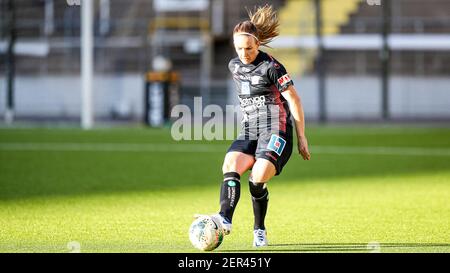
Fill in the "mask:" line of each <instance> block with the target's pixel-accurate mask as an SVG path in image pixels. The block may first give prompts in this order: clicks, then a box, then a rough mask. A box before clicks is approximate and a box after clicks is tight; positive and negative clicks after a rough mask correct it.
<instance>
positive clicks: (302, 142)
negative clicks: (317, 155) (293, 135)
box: [297, 136, 311, 160]
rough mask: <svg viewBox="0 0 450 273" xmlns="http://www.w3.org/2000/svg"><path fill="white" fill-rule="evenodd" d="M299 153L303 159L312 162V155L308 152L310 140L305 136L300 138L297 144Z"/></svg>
mask: <svg viewBox="0 0 450 273" xmlns="http://www.w3.org/2000/svg"><path fill="white" fill-rule="evenodd" d="M297 148H298V153H299V154H300V155H301V156H302V157H303V159H304V160H310V159H311V154H310V153H309V150H308V140H307V139H306V137H305V136H300V137H299V138H298V142H297Z"/></svg>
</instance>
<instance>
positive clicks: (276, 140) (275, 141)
mask: <svg viewBox="0 0 450 273" xmlns="http://www.w3.org/2000/svg"><path fill="white" fill-rule="evenodd" d="M284 146H286V140H284V139H283V138H281V137H280V136H277V135H272V136H271V137H270V141H269V144H267V149H269V150H271V151H274V152H275V153H277V155H281V153H282V152H283V149H284Z"/></svg>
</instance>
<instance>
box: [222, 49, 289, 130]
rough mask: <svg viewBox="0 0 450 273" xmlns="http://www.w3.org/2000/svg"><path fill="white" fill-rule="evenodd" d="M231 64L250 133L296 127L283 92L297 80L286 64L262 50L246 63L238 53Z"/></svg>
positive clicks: (244, 121)
mask: <svg viewBox="0 0 450 273" xmlns="http://www.w3.org/2000/svg"><path fill="white" fill-rule="evenodd" d="M228 68H229V69H230V71H231V73H232V75H233V79H234V82H235V83H236V87H237V93H238V97H239V101H240V106H241V110H242V113H243V121H242V125H243V129H245V130H246V131H247V133H248V131H256V132H261V131H263V130H273V129H274V128H278V130H280V131H284V132H286V126H290V127H292V121H291V113H290V110H289V105H288V103H287V101H286V99H285V98H284V97H283V96H282V95H281V93H282V92H283V91H285V90H286V89H287V88H288V87H289V86H290V85H293V84H294V83H293V81H292V80H291V78H290V77H289V75H288V74H287V72H286V69H285V68H284V66H283V65H282V64H280V63H279V62H278V61H277V60H276V59H274V58H273V57H272V56H270V55H269V54H267V53H265V52H262V51H259V53H258V55H257V57H256V59H255V60H254V61H253V62H252V63H250V64H243V63H242V62H241V61H240V59H239V58H238V57H236V58H234V59H232V60H231V61H230V63H229V64H228Z"/></svg>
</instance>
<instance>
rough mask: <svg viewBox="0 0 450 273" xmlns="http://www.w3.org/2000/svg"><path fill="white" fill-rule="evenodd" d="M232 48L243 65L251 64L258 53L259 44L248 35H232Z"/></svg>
mask: <svg viewBox="0 0 450 273" xmlns="http://www.w3.org/2000/svg"><path fill="white" fill-rule="evenodd" d="M234 48H235V49H236V53H237V54H238V56H239V59H240V60H241V62H242V63H243V64H250V63H251V62H253V61H254V60H255V59H256V56H257V55H258V53H259V51H258V49H259V43H258V42H257V41H256V39H255V38H253V37H252V36H249V35H234Z"/></svg>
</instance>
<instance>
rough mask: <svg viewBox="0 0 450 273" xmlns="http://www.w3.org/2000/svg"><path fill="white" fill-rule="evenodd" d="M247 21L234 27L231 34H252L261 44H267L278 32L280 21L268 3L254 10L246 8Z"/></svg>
mask: <svg viewBox="0 0 450 273" xmlns="http://www.w3.org/2000/svg"><path fill="white" fill-rule="evenodd" d="M247 12H248V16H249V18H250V20H249V21H244V22H241V23H239V24H237V25H236V26H235V27H234V30H233V34H236V33H242V34H245V35H249V36H253V37H254V38H256V40H257V41H259V42H260V44H261V45H263V46H267V44H269V43H270V42H271V41H272V40H273V39H274V38H275V37H277V36H278V35H279V34H280V32H279V29H278V28H279V26H280V23H279V21H278V16H277V14H276V11H275V10H274V9H273V8H272V6H270V5H267V4H266V5H265V6H263V7H258V8H257V9H255V11H254V12H252V11H249V10H247Z"/></svg>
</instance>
